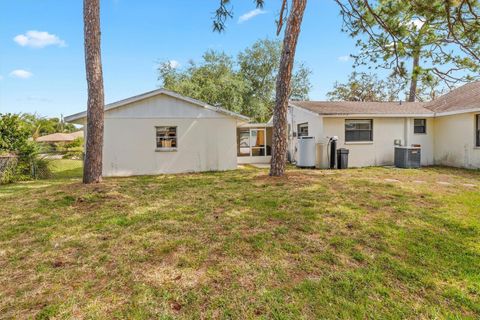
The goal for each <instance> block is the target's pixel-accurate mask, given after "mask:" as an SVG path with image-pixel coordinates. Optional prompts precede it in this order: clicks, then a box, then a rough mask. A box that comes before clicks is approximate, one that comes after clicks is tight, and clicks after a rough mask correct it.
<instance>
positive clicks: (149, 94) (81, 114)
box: [65, 89, 250, 122]
mask: <svg viewBox="0 0 480 320" xmlns="http://www.w3.org/2000/svg"><path fill="white" fill-rule="evenodd" d="M160 94H165V95H167V96H170V97H173V98H176V99H179V100H183V101H187V102H190V103H192V104H195V105H197V106H200V107H203V108H205V109H208V110H212V111H215V112H218V113H221V114H224V115H227V116H230V117H233V118H237V119H239V120H242V121H250V118H249V117H246V116H244V115H241V114H239V113H236V112H233V111H229V110H226V109H223V108H220V107H214V106H211V105H209V104H208V103H205V102H202V101H200V100H197V99H193V98H189V97H185V96H182V95H180V94H178V93H176V92H173V91H169V90H166V89H157V90H153V91H149V92H145V93H142V94H139V95H136V96H133V97H130V98H127V99H123V100H120V101H117V102H113V103H110V104H107V105H105V107H104V112H106V111H109V110H112V109H115V108H119V107H122V106H124V105H127V104H130V103H133V102H136V101H140V100H144V99H148V98H151V97H154V96H157V95H160ZM86 117H87V112H86V111H83V112H79V113H76V114H73V115H70V116H67V117H65V121H66V122H74V121H78V120H81V119H83V118H86Z"/></svg>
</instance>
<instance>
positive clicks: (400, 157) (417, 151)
mask: <svg viewBox="0 0 480 320" xmlns="http://www.w3.org/2000/svg"><path fill="white" fill-rule="evenodd" d="M421 159H422V149H421V148H419V147H395V167H397V168H405V169H409V168H420V163H421Z"/></svg>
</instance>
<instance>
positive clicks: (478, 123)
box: [475, 113, 480, 148]
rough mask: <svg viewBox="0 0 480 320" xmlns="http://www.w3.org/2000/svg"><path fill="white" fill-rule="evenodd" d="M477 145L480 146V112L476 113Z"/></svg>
mask: <svg viewBox="0 0 480 320" xmlns="http://www.w3.org/2000/svg"><path fill="white" fill-rule="evenodd" d="M475 147H476V148H480V113H479V114H476V115H475Z"/></svg>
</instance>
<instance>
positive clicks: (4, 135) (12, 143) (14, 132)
mask: <svg viewBox="0 0 480 320" xmlns="http://www.w3.org/2000/svg"><path fill="white" fill-rule="evenodd" d="M29 138H30V131H29V127H28V126H27V125H26V123H25V122H24V121H23V120H22V118H21V116H20V115H18V114H10V113H7V114H1V113H0V154H2V153H10V152H14V153H16V154H19V153H27V152H29V150H30V149H31V143H30V142H29V140H28V139H29Z"/></svg>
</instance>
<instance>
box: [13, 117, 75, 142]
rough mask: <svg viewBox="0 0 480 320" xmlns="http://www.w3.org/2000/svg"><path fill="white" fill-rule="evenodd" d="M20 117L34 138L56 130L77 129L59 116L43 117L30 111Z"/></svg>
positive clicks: (68, 130) (73, 130)
mask: <svg viewBox="0 0 480 320" xmlns="http://www.w3.org/2000/svg"><path fill="white" fill-rule="evenodd" d="M21 118H22V120H23V121H24V122H25V125H26V126H28V128H29V130H30V133H31V135H32V137H34V138H37V137H39V136H44V135H47V134H52V133H57V132H75V131H78V128H76V127H75V126H74V125H73V124H71V123H65V122H64V121H63V119H59V118H45V117H41V116H39V115H37V114H31V113H24V114H22V115H21Z"/></svg>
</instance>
